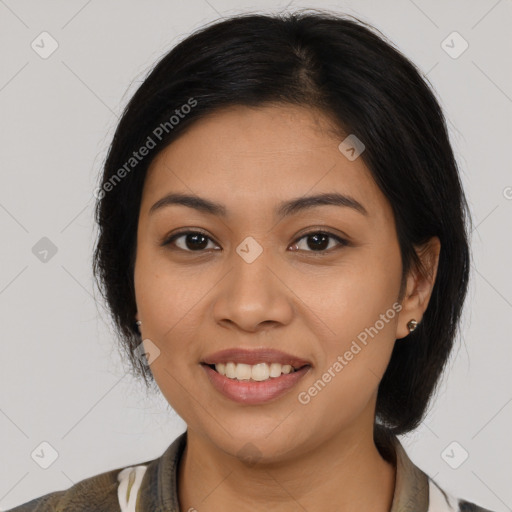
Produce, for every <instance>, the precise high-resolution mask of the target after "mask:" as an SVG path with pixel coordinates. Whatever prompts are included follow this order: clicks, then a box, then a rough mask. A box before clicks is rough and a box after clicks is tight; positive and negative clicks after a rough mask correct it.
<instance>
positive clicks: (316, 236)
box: [13, 12, 486, 512]
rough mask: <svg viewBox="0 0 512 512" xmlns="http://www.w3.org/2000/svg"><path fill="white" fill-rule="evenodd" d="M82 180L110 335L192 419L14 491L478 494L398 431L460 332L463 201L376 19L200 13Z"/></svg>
mask: <svg viewBox="0 0 512 512" xmlns="http://www.w3.org/2000/svg"><path fill="white" fill-rule="evenodd" d="M96 196H97V198H98V203H97V211H96V220H97V222H98V225H99V238H98V241H97V245H96V251H95V255H94V256H95V258H94V262H93V263H94V272H95V275H96V277H97V279H98V282H99V285H100V288H101V290H102V292H103V294H104V297H105V299H106V301H107V303H108V305H109V307H110V309H111V312H112V315H113V318H114V320H115V322H116V324H117V326H118V328H119V333H120V338H121V340H122V342H123V345H122V346H123V347H124V348H125V349H126V352H127V355H128V357H129V358H130V361H131V363H132V365H133V369H134V373H135V374H136V375H138V376H140V377H141V378H143V379H144V380H145V382H146V384H147V385H148V386H155V385H156V386H157V387H158V388H159V389H160V390H161V392H162V393H163V395H164V396H165V398H166V399H167V401H168V402H169V404H170V405H171V406H172V407H173V409H174V410H176V412H177V413H178V414H179V415H180V416H181V417H182V418H183V419H184V421H185V422H186V424H187V430H186V432H185V433H184V434H182V435H181V436H180V437H178V438H177V439H176V440H175V441H174V442H173V443H172V444H171V445H170V446H169V447H168V449H167V450H166V451H165V453H164V454H163V455H162V456H161V457H159V458H157V459H155V460H152V461H146V462H143V463H140V464H136V465H134V466H129V467H125V468H118V469H115V470H111V471H107V472H105V473H102V474H100V475H96V476H93V477H91V478H88V479H86V480H83V481H82V482H80V483H78V484H76V485H74V486H72V487H71V488H69V489H67V490H65V491H57V492H53V493H50V494H48V495H45V496H42V497H40V498H36V499H35V500H32V501H31V502H29V503H27V504H25V505H22V506H20V507H17V508H16V509H13V510H15V511H18V512H21V511H28V510H37V511H43V510H59V511H60V510H62V511H64V510H66V511H77V510H102V511H106V510H119V509H121V510H122V511H146V510H147V511H178V510H181V511H194V510H197V511H199V512H202V511H218V510H223V511H230V510H237V511H241V510H243V511H245V510H247V511H249V510H251V511H253V510H276V511H277V510H279V511H292V510H307V511H310V512H313V511H316V510H322V511H331V510H332V511H352V510H372V511H377V512H389V511H391V512H398V511H414V512H427V511H430V512H433V511H452V510H461V511H462V510H472V511H485V510H486V509H483V508H481V507H479V506H477V505H475V504H473V503H468V502H467V501H464V500H462V499H458V498H456V497H454V496H451V495H450V494H448V493H446V492H445V491H444V490H442V489H441V488H440V487H439V486H438V485H437V484H436V483H435V482H434V480H433V479H432V478H430V477H429V476H428V475H426V474H425V473H424V472H423V471H422V470H421V469H419V468H418V467H417V466H415V465H414V464H413V463H412V461H411V460H410V459H409V458H408V456H407V454H406V452H405V450H404V448H403V447H402V445H401V444H400V441H399V440H398V438H397V437H396V436H397V435H399V434H404V433H407V432H410V431H412V430H413V429H414V428H416V427H417V426H418V425H419V423H420V422H421V420H422V418H423V417H424V414H425V410H426V408H427V405H428V403H429V401H430V399H431V397H432V395H433V392H434V390H435V387H436V384H437V382H438V380H439V378H440V375H441V373H442V370H443V368H444V366H445V363H446V361H447V358H448V356H449V354H450V351H451V348H452V346H453V344H454V340H455V336H456V334H457V329H458V322H459V319H460V314H461V311H462V306H463V302H464V299H465V295H466V290H467V285H468V273H469V261H470V255H469V248H468V235H467V233H468V227H467V225H466V223H467V222H469V220H470V219H469V213H468V207H467V203H466V199H465V196H464V192H463V190H462V187H461V183H460V179H459V175H458V170H457V165H456V162H455V159H454V155H453V152H452V149H451V147H450V143H449V139H448V135H447V130H446V125H445V120H444V117H443V114H442V111H441V109H440V107H439V104H438V103H437V101H436V99H435V97H434V94H433V92H432V91H431V89H430V88H429V86H428V85H427V83H426V82H425V80H424V79H423V78H422V77H421V76H420V73H419V72H418V71H417V70H416V68H415V67H414V65H413V64H412V63H411V62H409V61H408V60H407V59H406V58H405V57H404V56H402V55H401V54H400V53H399V52H398V51H397V50H396V49H394V48H393V47H392V46H391V44H390V43H388V42H386V41H385V40H384V38H383V37H381V36H379V35H377V34H376V32H375V30H374V29H373V28H372V27H370V26H366V25H365V24H364V23H363V22H361V21H359V20H351V19H348V18H347V17H339V16H336V15H332V14H329V13H326V12H309V13H307V12H303V13H295V14H281V15H276V16H264V15H242V16H237V17H233V18H231V19H227V20H225V21H222V22H218V23H215V24H212V25H211V26H208V27H205V28H203V29H201V30H200V31H198V32H196V33H195V34H193V35H191V36H190V37H188V38H187V39H185V40H184V41H182V42H181V43H179V44H178V45H177V46H176V47H175V48H174V49H172V50H171V51H170V52H169V53H168V54H167V55H165V56H164V58H163V59H162V60H161V61H160V62H159V63H158V64H157V65H156V67H155V68H154V69H153V71H152V72H151V73H150V74H149V76H148V77H147V78H146V79H145V80H144V82H143V83H142V85H141V86H140V88H139V89H138V91H137V92H136V93H135V95H134V96H133V98H132V99H131V101H130V102H129V104H128V106H127V108H126V110H125V112H124V114H123V116H122V118H121V120H120V122H119V125H118V128H117V131H116V133H115V136H114V140H113V142H112V145H111V148H110V152H109V155H108V157H107V160H106V163H105V167H104V172H103V176H102V179H101V185H100V187H99V188H98V190H97V191H96Z"/></svg>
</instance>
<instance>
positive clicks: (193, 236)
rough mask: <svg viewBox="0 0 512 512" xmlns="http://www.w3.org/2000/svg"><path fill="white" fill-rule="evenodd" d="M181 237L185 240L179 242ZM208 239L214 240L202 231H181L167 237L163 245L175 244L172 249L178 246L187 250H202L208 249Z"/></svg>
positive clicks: (182, 249)
mask: <svg viewBox="0 0 512 512" xmlns="http://www.w3.org/2000/svg"><path fill="white" fill-rule="evenodd" d="M180 239H183V240H181V241H180V242H179V243H178V241H179V240H180ZM208 240H209V241H211V242H213V240H212V239H211V238H210V237H209V236H208V235H206V233H203V232H202V231H180V232H179V233H174V234H173V235H172V236H171V237H169V238H167V239H166V240H165V241H164V242H163V243H162V245H174V247H171V249H175V248H178V249H179V250H181V251H185V252H202V251H203V250H204V249H208V243H207V241H208ZM180 244H181V245H180ZM210 249H211V247H210Z"/></svg>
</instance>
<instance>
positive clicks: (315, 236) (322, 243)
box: [293, 231, 348, 252]
mask: <svg viewBox="0 0 512 512" xmlns="http://www.w3.org/2000/svg"><path fill="white" fill-rule="evenodd" d="M303 239H306V240H307V242H306V244H305V246H306V248H304V247H299V244H298V242H299V241H300V240H303ZM331 240H334V241H336V242H337V244H338V247H339V246H346V245H348V241H347V240H345V239H344V238H341V237H339V236H337V235H334V234H333V233H328V232H326V231H311V232H309V233H306V234H305V235H303V236H301V237H300V238H299V239H298V240H297V242H295V244H294V248H295V249H293V250H296V251H297V250H301V251H306V252H328V251H327V249H329V252H330V249H332V248H333V247H332V246H331V247H329V244H330V241H331ZM334 247H336V244H334Z"/></svg>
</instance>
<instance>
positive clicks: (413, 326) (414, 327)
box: [407, 319, 418, 332]
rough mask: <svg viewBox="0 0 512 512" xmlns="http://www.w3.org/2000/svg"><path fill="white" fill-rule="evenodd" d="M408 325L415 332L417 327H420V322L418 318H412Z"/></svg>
mask: <svg viewBox="0 0 512 512" xmlns="http://www.w3.org/2000/svg"><path fill="white" fill-rule="evenodd" d="M407 327H408V328H409V332H413V331H414V330H415V329H416V327H418V322H416V320H414V319H412V320H409V321H408V322H407Z"/></svg>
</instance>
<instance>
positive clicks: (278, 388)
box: [201, 364, 311, 405]
mask: <svg viewBox="0 0 512 512" xmlns="http://www.w3.org/2000/svg"><path fill="white" fill-rule="evenodd" d="M201 366H202V367H203V368H204V370H205V372H206V375H207V376H208V378H209V379H210V382H211V383H212V384H213V387H214V388H215V389H216V390H217V391H219V392H220V393H221V394H223V395H224V396H226V397H227V398H230V399H231V400H233V401H235V402H238V403H242V404H249V405H254V404H262V403H265V402H269V401H270V400H275V399H276V398H279V397H281V396H282V395H284V394H285V393H286V392H288V391H289V390H290V389H291V388H292V387H293V386H295V384H297V382H298V381H299V380H300V379H301V378H302V377H304V375H305V374H306V373H307V372H308V371H309V369H310V368H311V366H304V367H302V368H301V369H300V370H296V371H295V372H293V373H288V374H281V376H280V377H271V378H270V379H268V380H264V381H259V382H258V381H253V380H236V379H229V378H228V377H225V376H224V375H221V374H220V373H219V372H217V371H215V370H213V369H212V368H210V367H209V366H207V365H206V364H201Z"/></svg>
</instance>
